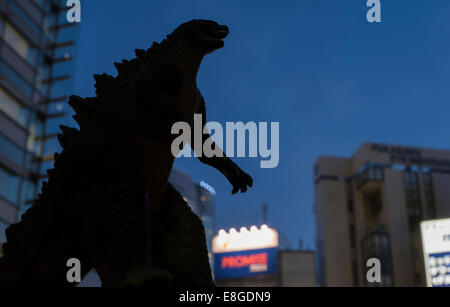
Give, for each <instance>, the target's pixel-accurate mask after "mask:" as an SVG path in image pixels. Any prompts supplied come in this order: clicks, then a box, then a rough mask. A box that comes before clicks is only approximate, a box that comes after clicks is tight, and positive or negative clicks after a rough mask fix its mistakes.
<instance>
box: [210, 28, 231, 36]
mask: <svg viewBox="0 0 450 307" xmlns="http://www.w3.org/2000/svg"><path fill="white" fill-rule="evenodd" d="M228 33H229V30H228V27H227V26H220V27H219V29H218V30H216V31H214V32H213V33H212V36H213V37H214V38H217V39H224V38H225V37H227V35H228Z"/></svg>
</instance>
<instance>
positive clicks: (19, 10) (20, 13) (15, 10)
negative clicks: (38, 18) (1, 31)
mask: <svg viewBox="0 0 450 307" xmlns="http://www.w3.org/2000/svg"><path fill="white" fill-rule="evenodd" d="M9 8H10V9H11V11H12V13H13V14H14V15H16V16H17V17H19V18H20V20H22V21H23V22H24V23H26V25H27V26H28V28H29V29H31V30H32V31H33V32H34V34H35V35H37V36H41V33H42V32H41V27H40V26H39V25H37V24H36V23H34V21H33V20H32V19H31V18H30V16H28V15H27V14H26V13H25V12H24V11H23V10H22V8H21V7H20V6H18V5H17V3H16V1H10V2H9Z"/></svg>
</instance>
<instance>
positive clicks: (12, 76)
mask: <svg viewBox="0 0 450 307" xmlns="http://www.w3.org/2000/svg"><path fill="white" fill-rule="evenodd" d="M0 75H1V77H6V78H7V79H8V80H9V81H11V82H12V83H14V85H15V86H16V87H17V89H19V90H20V91H22V92H23V93H24V94H25V95H27V96H28V97H31V96H32V95H33V88H32V87H31V85H30V84H28V82H26V81H25V80H24V79H23V78H22V77H21V76H19V75H18V74H17V73H16V72H15V71H14V70H13V69H12V68H11V67H9V66H8V65H7V64H6V63H5V62H3V61H2V62H0Z"/></svg>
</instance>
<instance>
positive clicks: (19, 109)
mask: <svg viewBox="0 0 450 307" xmlns="http://www.w3.org/2000/svg"><path fill="white" fill-rule="evenodd" d="M0 110H1V111H2V112H4V113H5V114H6V115H8V116H9V117H11V118H12V119H13V120H15V121H16V122H17V123H18V124H20V125H21V126H22V127H25V126H26V123H27V117H28V114H29V112H28V109H27V108H25V107H23V106H22V105H21V104H20V103H19V102H18V101H17V100H16V99H15V98H14V97H12V96H11V95H10V94H8V93H7V92H6V91H5V90H4V89H3V88H1V87H0Z"/></svg>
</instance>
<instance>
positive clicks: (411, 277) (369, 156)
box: [314, 143, 450, 286]
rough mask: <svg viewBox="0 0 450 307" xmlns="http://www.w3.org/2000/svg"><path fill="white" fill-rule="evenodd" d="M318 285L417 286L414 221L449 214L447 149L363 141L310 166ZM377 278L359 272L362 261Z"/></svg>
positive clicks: (421, 282)
mask: <svg viewBox="0 0 450 307" xmlns="http://www.w3.org/2000/svg"><path fill="white" fill-rule="evenodd" d="M314 183H315V201H314V212H315V216H316V248H317V249H316V251H317V268H318V271H319V274H318V276H319V277H318V279H319V283H320V285H321V286H425V285H426V278H425V270H424V261H423V255H422V243H421V235H420V222H421V221H423V220H428V219H434V218H443V217H449V216H450V203H449V201H450V193H449V192H448V191H449V190H450V151H443V150H433V149H424V148H413V147H404V146H395V145H386V144H372V143H364V144H363V145H362V146H361V147H360V148H359V149H358V150H357V151H356V152H355V153H354V155H353V156H352V157H350V158H338V157H328V156H321V157H319V158H318V159H317V161H316V163H315V165H314ZM370 258H377V259H379V260H380V264H381V282H380V283H369V282H368V281H367V279H366V273H367V270H368V269H369V268H370V267H368V266H367V260H368V259H370Z"/></svg>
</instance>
